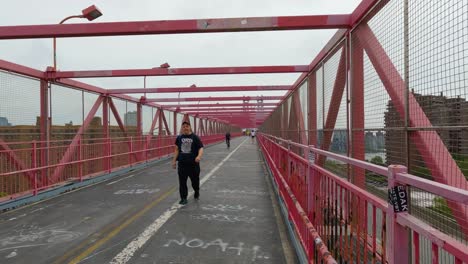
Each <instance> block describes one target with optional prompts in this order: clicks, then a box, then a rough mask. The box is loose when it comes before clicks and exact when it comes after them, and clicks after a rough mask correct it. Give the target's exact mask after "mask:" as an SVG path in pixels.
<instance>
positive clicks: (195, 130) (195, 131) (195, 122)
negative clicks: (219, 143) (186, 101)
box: [193, 116, 198, 135]
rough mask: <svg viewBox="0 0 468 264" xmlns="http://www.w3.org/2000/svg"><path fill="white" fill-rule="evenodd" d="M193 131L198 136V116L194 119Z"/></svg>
mask: <svg viewBox="0 0 468 264" xmlns="http://www.w3.org/2000/svg"><path fill="white" fill-rule="evenodd" d="M193 131H194V133H195V134H197V135H198V131H197V116H194V117H193Z"/></svg>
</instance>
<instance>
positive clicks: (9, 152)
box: [0, 138, 37, 188]
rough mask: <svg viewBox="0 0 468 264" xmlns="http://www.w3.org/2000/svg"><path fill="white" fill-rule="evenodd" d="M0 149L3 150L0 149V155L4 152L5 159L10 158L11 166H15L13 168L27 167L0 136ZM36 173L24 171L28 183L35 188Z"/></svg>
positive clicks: (22, 168)
mask: <svg viewBox="0 0 468 264" xmlns="http://www.w3.org/2000/svg"><path fill="white" fill-rule="evenodd" d="M1 149H3V150H4V151H0V156H1V154H5V156H6V159H8V160H10V161H11V162H12V163H13V166H15V168H16V169H17V170H19V171H21V170H26V169H29V168H28V166H27V165H26V164H25V163H24V162H23V161H22V160H21V159H20V158H19V157H18V156H17V155H16V154H15V152H14V151H13V150H12V149H11V148H10V147H9V146H8V144H7V143H6V142H5V141H3V139H1V138H0V150H1ZM36 173H37V172H36V171H35V172H31V171H27V172H25V173H24V174H26V175H27V176H28V178H29V183H30V184H31V186H33V187H34V188H36V187H35V186H34V183H35V181H36V180H37V178H35V175H36Z"/></svg>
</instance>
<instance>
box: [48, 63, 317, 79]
mask: <svg viewBox="0 0 468 264" xmlns="http://www.w3.org/2000/svg"><path fill="white" fill-rule="evenodd" d="M308 70H309V66H308V65H286V66H238V67H200V68H153V69H126V70H91V71H58V72H54V71H52V72H48V74H49V78H52V79H61V78H95V77H132V76H176V75H218V74H260V73H298V72H307V71H308Z"/></svg>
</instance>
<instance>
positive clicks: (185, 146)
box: [180, 138, 193, 153]
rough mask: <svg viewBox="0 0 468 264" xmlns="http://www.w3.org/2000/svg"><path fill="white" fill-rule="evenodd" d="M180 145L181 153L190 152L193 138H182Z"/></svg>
mask: <svg viewBox="0 0 468 264" xmlns="http://www.w3.org/2000/svg"><path fill="white" fill-rule="evenodd" d="M181 140H182V146H181V150H180V151H181V152H182V153H191V152H192V143H193V139H191V138H182V139H181Z"/></svg>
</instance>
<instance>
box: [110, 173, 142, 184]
mask: <svg viewBox="0 0 468 264" xmlns="http://www.w3.org/2000/svg"><path fill="white" fill-rule="evenodd" d="M133 176H135V174H132V175H130V176H127V177H124V178H122V179H118V180H116V181H113V182H109V183H108V184H106V185H112V184H114V183H117V182H119V181H123V180H125V179H128V178H131V177H133Z"/></svg>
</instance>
